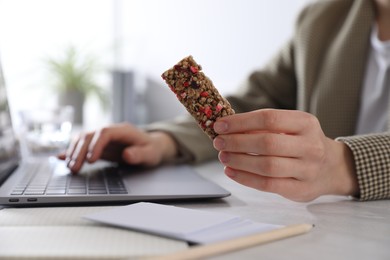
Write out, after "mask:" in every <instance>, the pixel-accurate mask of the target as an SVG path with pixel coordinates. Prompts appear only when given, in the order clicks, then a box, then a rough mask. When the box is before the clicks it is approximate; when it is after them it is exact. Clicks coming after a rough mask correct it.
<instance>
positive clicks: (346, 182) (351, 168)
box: [334, 141, 359, 196]
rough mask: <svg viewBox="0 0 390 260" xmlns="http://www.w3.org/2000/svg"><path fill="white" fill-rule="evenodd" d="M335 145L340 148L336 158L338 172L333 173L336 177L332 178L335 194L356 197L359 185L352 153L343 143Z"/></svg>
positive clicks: (337, 142)
mask: <svg viewBox="0 0 390 260" xmlns="http://www.w3.org/2000/svg"><path fill="white" fill-rule="evenodd" d="M336 144H337V145H338V146H339V147H340V149H339V151H340V153H339V156H337V157H336V158H338V163H337V164H338V167H337V168H338V170H336V171H335V172H336V173H337V176H335V178H334V181H335V182H336V183H335V186H336V194H338V195H347V196H357V195H358V193H359V185H358V181H357V175H356V170H355V162H354V158H353V154H352V151H351V150H350V149H349V147H348V146H347V145H346V144H345V143H343V142H340V141H336Z"/></svg>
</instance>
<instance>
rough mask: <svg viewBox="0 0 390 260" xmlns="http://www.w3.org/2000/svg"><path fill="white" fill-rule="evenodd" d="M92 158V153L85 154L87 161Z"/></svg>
mask: <svg viewBox="0 0 390 260" xmlns="http://www.w3.org/2000/svg"><path fill="white" fill-rule="evenodd" d="M91 158H92V152H88V153H87V159H88V160H90V159H91Z"/></svg>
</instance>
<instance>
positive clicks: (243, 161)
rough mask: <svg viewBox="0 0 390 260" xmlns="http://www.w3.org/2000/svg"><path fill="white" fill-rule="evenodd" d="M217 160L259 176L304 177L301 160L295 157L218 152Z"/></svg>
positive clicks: (301, 178)
mask: <svg viewBox="0 0 390 260" xmlns="http://www.w3.org/2000/svg"><path fill="white" fill-rule="evenodd" d="M219 160H220V161H221V162H222V163H223V165H225V166H227V167H229V168H232V169H235V170H240V171H244V172H251V173H255V174H257V175H260V176H266V177H274V178H287V177H288V178H295V179H299V180H303V179H304V178H305V174H304V173H305V172H306V170H303V169H302V167H301V162H300V161H299V160H298V159H295V158H283V157H274V156H258V155H250V154H237V153H228V152H220V153H219Z"/></svg>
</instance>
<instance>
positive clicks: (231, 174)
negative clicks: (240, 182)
mask: <svg viewBox="0 0 390 260" xmlns="http://www.w3.org/2000/svg"><path fill="white" fill-rule="evenodd" d="M225 174H226V175H227V176H228V177H230V178H234V177H236V176H237V173H236V172H235V171H233V170H232V169H231V168H229V167H225Z"/></svg>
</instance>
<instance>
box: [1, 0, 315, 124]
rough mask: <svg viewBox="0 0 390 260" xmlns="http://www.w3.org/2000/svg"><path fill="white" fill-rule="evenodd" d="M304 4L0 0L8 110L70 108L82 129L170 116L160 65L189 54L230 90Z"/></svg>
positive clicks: (286, 31)
mask: <svg viewBox="0 0 390 260" xmlns="http://www.w3.org/2000/svg"><path fill="white" fill-rule="evenodd" d="M308 2H309V0H289V1H286V0H273V1H269V0H212V1H210V0H197V1H189V0H99V1H94V0H54V1H53V0H34V1H29V0H0V56H1V59H2V64H3V71H4V75H5V79H6V81H7V85H8V95H9V97H10V105H11V110H12V112H13V114H14V115H15V117H16V118H17V116H16V115H19V111H25V110H31V109H34V108H40V109H41V108H48V109H49V108H53V107H57V106H65V105H71V106H73V107H74V121H75V124H77V125H79V126H80V127H82V128H83V129H87V130H89V129H95V128H98V127H101V126H104V125H107V124H109V123H112V122H120V121H129V122H132V123H134V124H138V125H140V124H146V123H149V122H153V121H157V120H164V119H168V118H171V117H174V116H176V115H178V114H181V113H185V112H184V109H183V108H182V107H181V105H180V104H179V102H178V101H176V97H175V96H174V95H172V93H171V92H170V90H169V89H168V88H167V87H166V86H165V85H164V82H163V81H162V79H161V78H160V75H161V73H162V72H163V71H165V70H166V69H168V68H170V67H171V66H172V65H174V64H175V63H176V62H178V61H179V60H180V59H182V58H183V57H185V56H187V55H190V54H191V55H193V56H194V58H195V60H197V61H198V62H199V63H200V64H201V65H202V66H203V69H204V71H205V73H206V75H208V76H209V77H210V78H211V79H212V80H213V82H214V84H215V85H216V86H217V88H218V89H219V90H220V92H221V93H222V94H224V95H226V94H229V93H231V92H233V91H234V90H235V87H236V86H237V85H238V84H239V83H240V82H241V81H242V80H243V79H244V78H245V77H246V76H247V75H248V73H249V72H251V71H252V70H254V69H256V68H260V67H261V66H262V65H264V63H265V62H266V61H267V60H268V59H269V58H271V57H272V56H273V55H274V54H275V52H277V51H278V49H279V48H280V47H281V46H282V45H283V43H284V42H285V41H286V40H287V39H288V38H289V37H290V36H291V34H292V31H293V28H294V22H295V18H296V16H297V14H298V13H299V11H300V10H301V9H302V8H303V6H304V5H305V4H307V3H308ZM16 122H17V120H16Z"/></svg>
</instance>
